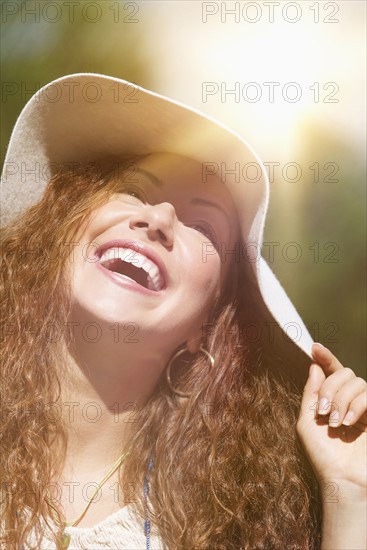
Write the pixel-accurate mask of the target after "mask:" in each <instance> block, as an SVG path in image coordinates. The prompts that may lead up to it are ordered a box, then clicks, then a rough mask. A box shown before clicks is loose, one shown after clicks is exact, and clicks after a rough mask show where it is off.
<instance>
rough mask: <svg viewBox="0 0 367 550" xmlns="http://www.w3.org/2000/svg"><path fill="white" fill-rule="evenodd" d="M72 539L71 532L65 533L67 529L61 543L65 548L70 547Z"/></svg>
mask: <svg viewBox="0 0 367 550" xmlns="http://www.w3.org/2000/svg"><path fill="white" fill-rule="evenodd" d="M70 539H71V536H70V534H69V533H65V531H64V532H63V534H62V536H61V544H62V547H63V548H68V547H69V544H70Z"/></svg>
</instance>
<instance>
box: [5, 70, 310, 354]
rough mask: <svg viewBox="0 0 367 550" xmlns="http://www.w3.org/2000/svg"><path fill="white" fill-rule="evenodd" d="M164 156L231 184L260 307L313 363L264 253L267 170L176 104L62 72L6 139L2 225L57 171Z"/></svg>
mask: <svg viewBox="0 0 367 550" xmlns="http://www.w3.org/2000/svg"><path fill="white" fill-rule="evenodd" d="M162 151H164V152H172V153H177V154H181V155H184V156H187V157H190V158H192V159H194V160H196V161H198V162H200V163H202V166H203V170H204V172H205V175H206V176H208V177H209V176H210V175H211V174H213V173H215V174H216V175H217V176H218V177H220V178H221V179H222V181H223V182H224V183H225V184H226V185H227V186H228V189H229V190H230V192H231V194H232V197H233V200H234V205H235V207H236V209H237V213H238V219H239V223H240V227H241V233H242V240H243V243H245V245H246V251H245V253H246V257H247V259H249V260H250V262H249V263H250V265H251V266H252V268H251V269H252V274H253V275H254V280H255V281H256V283H257V285H258V288H259V290H260V293H261V296H262V299H263V301H264V304H265V305H266V308H267V309H268V311H269V312H270V314H271V316H272V317H273V318H274V320H275V321H276V323H277V324H278V325H279V327H280V328H281V329H282V332H284V333H285V334H286V335H287V338H288V339H290V340H291V341H293V342H294V344H295V345H296V346H297V347H298V349H299V350H301V351H302V353H303V354H306V356H308V357H309V358H311V346H312V343H313V340H312V338H311V335H310V334H309V332H308V330H307V328H306V326H305V324H304V323H303V321H302V319H301V317H300V315H299V314H298V313H297V310H296V309H295V307H294V305H293V304H292V302H291V300H290V299H289V297H288V296H287V293H286V292H285V290H284V289H283V287H282V285H281V284H280V282H279V281H278V279H277V277H276V276H275V274H274V273H273V271H272V270H271V268H270V266H269V265H268V263H267V262H266V261H265V259H264V258H263V257H262V255H261V246H262V240H263V232H264V223H265V217H266V212H267V208H268V202H269V181H268V177H267V172H266V170H265V167H264V165H263V163H262V162H261V160H260V158H259V157H258V156H257V154H256V153H255V152H254V150H253V149H252V148H251V147H250V146H249V144H248V143H247V142H246V141H245V140H244V139H243V138H242V137H241V136H240V135H239V134H237V133H235V132H233V131H232V130H231V129H229V128H228V127H226V126H225V125H223V124H221V123H220V122H218V121H217V120H215V119H214V118H211V117H209V116H207V115H205V114H204V113H202V112H200V111H198V110H196V109H193V108H190V107H188V106H187V105H184V104H182V103H180V102H178V101H174V100H172V99H169V98H167V97H165V96H162V95H160V94H157V93H155V92H152V91H150V90H147V89H144V88H142V87H140V86H138V85H137V84H134V83H131V82H128V81H126V80H120V79H118V78H113V77H109V76H105V75H101V74H94V73H78V74H71V75H67V76H64V77H62V78H59V79H57V80H54V81H52V82H50V83H49V84H47V85H46V86H44V87H43V88H41V89H40V90H39V91H38V92H37V93H36V94H35V95H34V96H33V97H32V98H31V99H30V100H29V101H28V103H27V104H26V105H25V107H24V108H23V110H22V112H21V114H20V115H19V118H18V120H17V122H16V124H15V127H14V129H13V132H12V135H11V138H10V142H9V145H8V149H7V154H6V157H5V162H4V167H3V171H2V176H1V225H2V226H3V225H6V224H7V223H9V222H10V221H12V220H13V219H14V218H15V217H17V216H18V215H19V214H21V213H22V212H23V211H24V210H26V209H27V208H28V207H30V206H31V205H33V204H35V203H37V202H38V201H39V200H40V199H41V197H42V194H43V191H44V189H45V187H46V185H47V183H48V181H49V179H50V176H51V175H52V174H53V173H54V172H55V171H56V170H57V169H58V168H60V167H62V166H65V165H66V166H67V165H69V164H70V165H72V163H76V162H77V163H80V162H83V161H93V160H95V159H97V158H101V157H103V156H107V155H121V154H132V155H135V154H147V153H154V152H162ZM204 172H203V173H204ZM306 359H307V357H306Z"/></svg>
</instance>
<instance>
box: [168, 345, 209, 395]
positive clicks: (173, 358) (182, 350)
mask: <svg viewBox="0 0 367 550" xmlns="http://www.w3.org/2000/svg"><path fill="white" fill-rule="evenodd" d="M199 350H200V351H202V352H203V353H205V355H206V356H207V357H208V358H209V360H210V368H211V369H212V368H213V367H214V357H213V356H212V355H210V353H209V352H208V351H207V350H206V349H205V348H203V346H202V345H201V344H200V348H199ZM186 351H187V347H184V348H182V349H179V350H178V351H177V352H176V353H175V354H174V355H173V357H171V359H170V362H169V363H168V365H167V369H166V380H167V384H168V386H169V388H170V390H171V391H172V392H173V393H176V394H177V395H179V396H180V397H190V395H191V393H185V392H182V391H179V390H176V389H175V388H174V387H173V386H172V382H171V365H172V363H173V361H174V360H175V359H176V358H177V357H179V356H180V355H182V354H183V353H185V352H186Z"/></svg>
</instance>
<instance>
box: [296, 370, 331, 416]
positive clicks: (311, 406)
mask: <svg viewBox="0 0 367 550" xmlns="http://www.w3.org/2000/svg"><path fill="white" fill-rule="evenodd" d="M325 378H326V376H325V374H324V371H323V370H322V368H321V367H320V366H319V365H317V364H316V363H312V364H311V366H310V370H309V373H308V379H307V382H306V385H305V387H304V390H303V394H302V401H301V416H304V420H306V418H307V417H308V418H311V419H313V418H314V417H315V413H316V412H317V410H318V403H317V402H318V396H319V391H320V388H321V385H322V383H323V382H324V380H325Z"/></svg>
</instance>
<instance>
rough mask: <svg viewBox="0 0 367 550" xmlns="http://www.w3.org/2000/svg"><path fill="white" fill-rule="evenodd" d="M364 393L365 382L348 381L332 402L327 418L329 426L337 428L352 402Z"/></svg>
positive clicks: (354, 379)
mask: <svg viewBox="0 0 367 550" xmlns="http://www.w3.org/2000/svg"><path fill="white" fill-rule="evenodd" d="M365 391H366V382H365V381H364V380H363V378H357V377H355V378H353V379H352V380H349V381H348V382H347V383H346V384H344V386H343V387H342V388H341V389H340V390H339V391H338V392H337V393H336V395H335V397H334V398H333V402H332V412H331V413H330V417H329V425H330V426H333V427H335V428H337V427H338V426H340V425H341V423H342V420H343V419H344V417H345V415H346V414H347V411H348V409H349V407H350V405H351V403H352V401H353V400H354V399H355V398H356V397H357V396H359V395H361V394H363V393H364V392H365ZM362 412H363V411H362Z"/></svg>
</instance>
